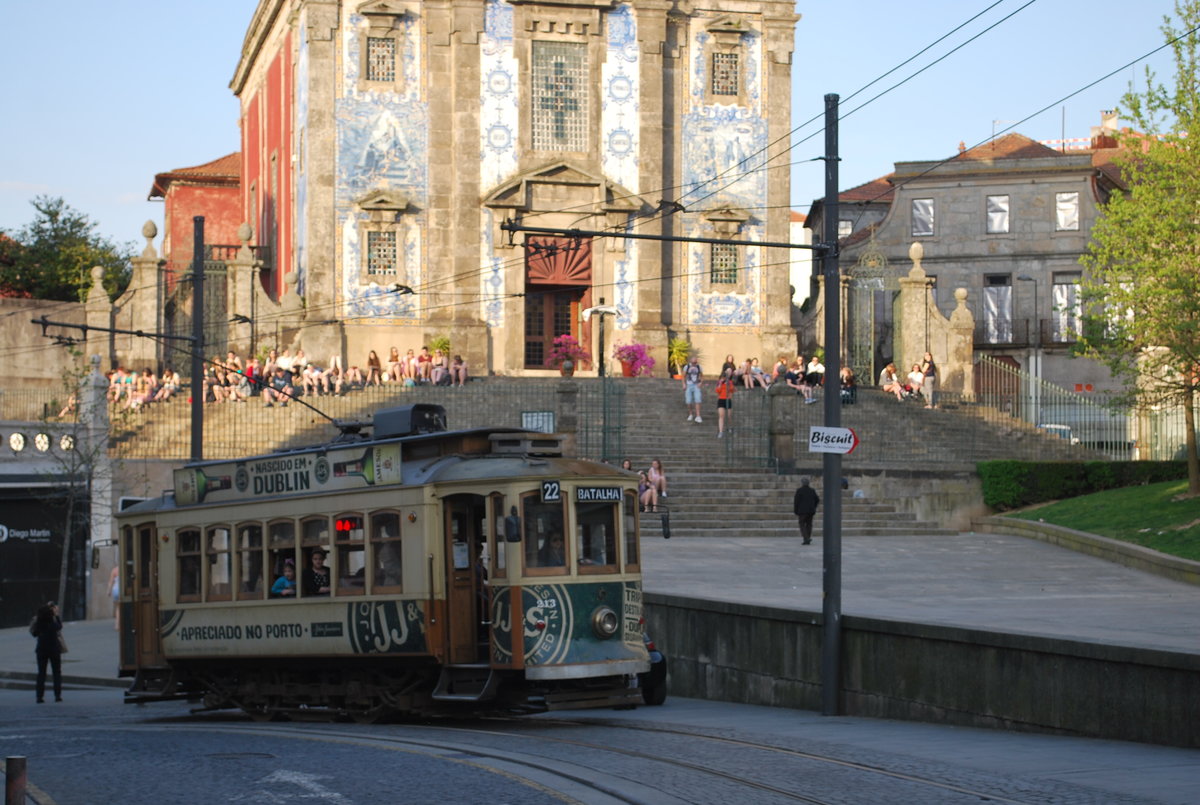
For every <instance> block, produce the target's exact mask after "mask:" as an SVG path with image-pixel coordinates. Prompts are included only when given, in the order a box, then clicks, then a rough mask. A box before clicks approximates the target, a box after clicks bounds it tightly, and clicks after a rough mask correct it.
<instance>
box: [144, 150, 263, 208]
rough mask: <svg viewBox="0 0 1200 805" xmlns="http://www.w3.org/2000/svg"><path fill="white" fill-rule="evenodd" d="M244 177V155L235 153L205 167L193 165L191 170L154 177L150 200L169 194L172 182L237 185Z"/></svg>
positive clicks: (205, 164)
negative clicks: (168, 189)
mask: <svg viewBox="0 0 1200 805" xmlns="http://www.w3.org/2000/svg"><path fill="white" fill-rule="evenodd" d="M241 177H242V154H241V152H240V151H234V152H233V153H232V154H226V155H225V156H223V157H220V158H218V159H214V160H213V161H212V162H205V163H204V164H203V165H193V166H192V167H190V168H176V169H175V170H172V171H167V172H166V173H159V174H157V175H156V176H155V177H154V184H153V185H152V186H151V187H150V198H162V197H163V196H165V195H166V194H167V188H169V187H170V186H171V182H175V181H192V182H201V183H204V184H212V185H236V184H237V183H238V182H239V181H241Z"/></svg>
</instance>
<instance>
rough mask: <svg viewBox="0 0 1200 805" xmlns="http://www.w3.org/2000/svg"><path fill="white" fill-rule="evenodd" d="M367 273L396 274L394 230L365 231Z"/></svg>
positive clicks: (378, 274) (379, 274) (389, 275)
mask: <svg viewBox="0 0 1200 805" xmlns="http://www.w3.org/2000/svg"><path fill="white" fill-rule="evenodd" d="M367 274H370V275H373V276H388V277H394V276H396V231H395V230H387V231H383V232H379V231H373V230H372V231H368V232H367Z"/></svg>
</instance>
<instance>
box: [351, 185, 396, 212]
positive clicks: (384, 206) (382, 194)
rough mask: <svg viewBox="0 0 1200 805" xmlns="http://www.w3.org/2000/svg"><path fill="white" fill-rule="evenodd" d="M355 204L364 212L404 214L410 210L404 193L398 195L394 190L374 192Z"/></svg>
mask: <svg viewBox="0 0 1200 805" xmlns="http://www.w3.org/2000/svg"><path fill="white" fill-rule="evenodd" d="M355 204H357V205H358V206H359V208H360V209H364V210H383V211H386V212H404V211H405V210H406V209H408V204H409V199H408V196H406V195H405V194H404V193H397V192H395V191H393V190H372V191H371V192H370V193H367V194H366V195H365V196H363V197H362V198H360V199H358V201H356V202H355Z"/></svg>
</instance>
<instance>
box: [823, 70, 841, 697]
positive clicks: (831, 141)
mask: <svg viewBox="0 0 1200 805" xmlns="http://www.w3.org/2000/svg"><path fill="white" fill-rule="evenodd" d="M824 215H825V218H824V221H823V223H824V226H822V227H821V239H822V240H823V241H824V242H825V249H824V250H823V252H822V254H821V273H822V275H823V276H824V278H825V426H826V427H828V428H838V427H841V425H842V395H841V391H840V389H841V380H842V378H841V371H842V338H841V333H842V316H841V312H842V277H841V271H839V270H838V96H837V95H833V94H830V95H826V96H825V212H824ZM822 455H823V456H824V461H823V465H822V466H823V469H824V476H823V477H824V483H823V486H824V487H825V513H824V519H823V520H822V522H821V547H822V550H823V561H824V593H825V594H824V597H823V598H824V601H823V604H822V608H821V619H822V624H823V627H822V628H823V631H822V640H821V714H822V715H826V716H836V715H838V713H839V712H840V704H841V703H840V698H841V678H842V672H841V671H842V669H841V665H842V663H841V652H842V455H841V453H822Z"/></svg>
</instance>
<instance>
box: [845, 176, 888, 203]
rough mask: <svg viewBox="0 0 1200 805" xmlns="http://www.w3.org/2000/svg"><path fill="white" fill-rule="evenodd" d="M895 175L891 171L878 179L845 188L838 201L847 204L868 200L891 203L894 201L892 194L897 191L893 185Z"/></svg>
mask: <svg viewBox="0 0 1200 805" xmlns="http://www.w3.org/2000/svg"><path fill="white" fill-rule="evenodd" d="M894 175H895V174H893V173H889V174H887V175H886V176H880V177H879V178H878V179H872V180H871V181H869V182H864V183H863V184H860V185H858V186H857V187H851V188H850V189H849V190H843V191H842V192H841V193H839V194H838V201H841V202H845V203H847V204H853V203H855V202H866V201H878V202H882V203H885V204H890V203H891V202H892V195H893V193H894V192H895V189H894V188H893V187H892V177H893V176H894Z"/></svg>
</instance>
